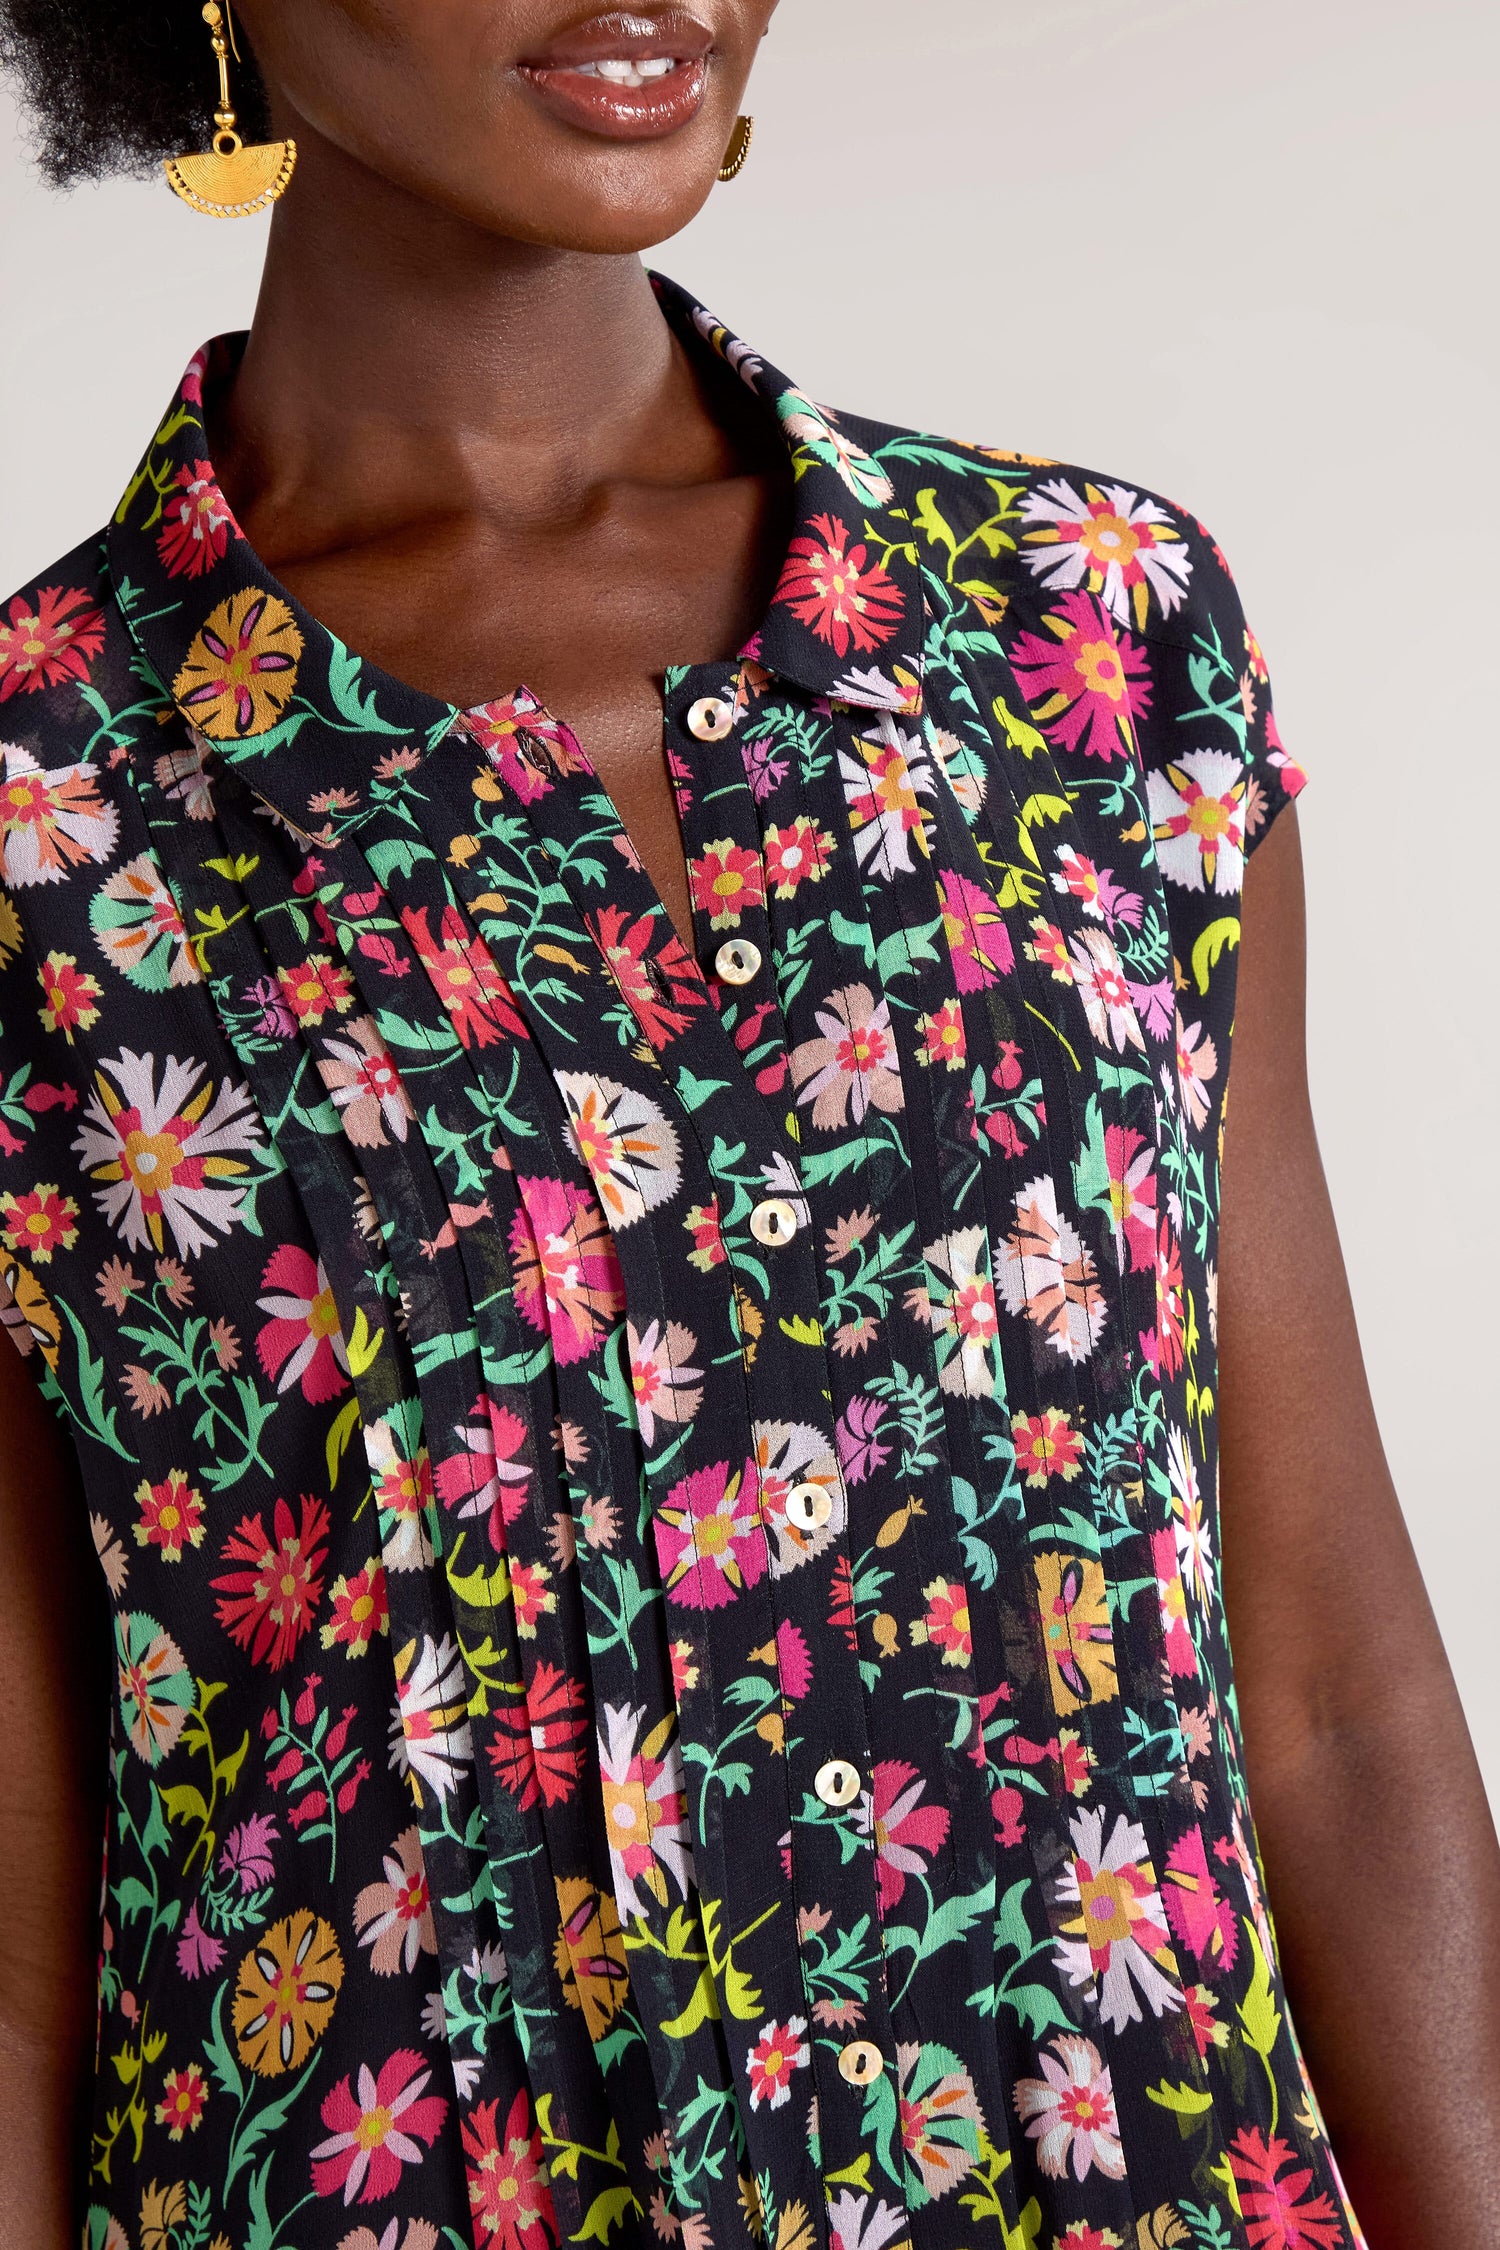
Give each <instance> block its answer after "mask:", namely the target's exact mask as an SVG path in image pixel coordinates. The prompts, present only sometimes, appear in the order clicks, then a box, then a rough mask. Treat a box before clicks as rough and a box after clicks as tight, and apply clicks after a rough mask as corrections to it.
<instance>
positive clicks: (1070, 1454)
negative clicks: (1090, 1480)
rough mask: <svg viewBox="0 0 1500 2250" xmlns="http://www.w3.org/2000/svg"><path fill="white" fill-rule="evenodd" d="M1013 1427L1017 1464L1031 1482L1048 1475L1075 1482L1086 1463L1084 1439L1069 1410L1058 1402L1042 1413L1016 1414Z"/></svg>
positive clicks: (1038, 1482) (1043, 1482)
mask: <svg viewBox="0 0 1500 2250" xmlns="http://www.w3.org/2000/svg"><path fill="white" fill-rule="evenodd" d="M1010 1427H1011V1435H1012V1437H1013V1438H1014V1439H1015V1446H1016V1466H1017V1468H1019V1470H1020V1471H1021V1474H1022V1475H1023V1476H1024V1477H1025V1479H1026V1482H1027V1483H1028V1484H1033V1485H1037V1484H1045V1483H1046V1482H1047V1480H1048V1478H1049V1477H1061V1478H1062V1480H1063V1482H1064V1484H1071V1483H1072V1481H1073V1479H1074V1477H1076V1476H1077V1474H1078V1472H1079V1470H1080V1469H1081V1468H1082V1466H1083V1439H1082V1438H1081V1437H1080V1436H1079V1434H1078V1432H1077V1431H1076V1430H1075V1429H1074V1427H1073V1425H1072V1423H1071V1422H1070V1421H1069V1420H1068V1417H1067V1415H1066V1414H1064V1413H1063V1412H1062V1411H1061V1410H1060V1409H1059V1408H1058V1407H1055V1406H1049V1407H1046V1408H1044V1410H1043V1411H1042V1412H1041V1413H1040V1414H1014V1415H1012V1417H1011V1424H1010Z"/></svg>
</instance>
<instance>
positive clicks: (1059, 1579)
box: [1032, 1554, 1120, 1718]
mask: <svg viewBox="0 0 1500 2250" xmlns="http://www.w3.org/2000/svg"><path fill="white" fill-rule="evenodd" d="M1032 1569H1033V1570H1034V1572H1035V1573H1036V1593H1037V1608H1038V1611H1039V1612H1040V1616H1041V1624H1042V1643H1043V1646H1044V1647H1045V1649H1046V1652H1047V1676H1048V1679H1049V1680H1050V1682H1051V1686H1052V1706H1053V1709H1054V1710H1055V1711H1056V1712H1057V1713H1058V1715H1059V1717H1061V1718H1067V1717H1069V1716H1070V1715H1071V1713H1073V1712H1074V1711H1080V1710H1082V1709H1083V1707H1084V1705H1085V1704H1088V1703H1110V1702H1113V1700H1114V1698H1115V1697H1116V1696H1117V1695H1118V1694H1119V1692H1120V1683H1119V1678H1118V1675H1117V1673H1116V1670H1115V1644H1114V1634H1113V1632H1112V1630H1111V1627H1110V1621H1109V1591H1108V1588H1107V1586H1106V1584H1105V1579H1104V1570H1103V1566H1102V1565H1101V1564H1100V1563H1098V1562H1096V1561H1095V1560H1094V1559H1093V1557H1092V1556H1088V1555H1055V1554H1043V1555H1035V1556H1033V1558H1032Z"/></svg>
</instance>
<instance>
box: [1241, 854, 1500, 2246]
mask: <svg viewBox="0 0 1500 2250" xmlns="http://www.w3.org/2000/svg"><path fill="white" fill-rule="evenodd" d="M1304 953H1305V933H1304V922H1303V905H1302V860H1301V850H1300V846H1299V843H1298V837H1297V828H1296V816H1295V814H1294V813H1291V812H1288V813H1286V814H1284V815H1283V817H1282V818H1281V820H1280V821H1279V822H1278V824H1277V826H1276V828H1275V829H1274V830H1273V832H1272V834H1271V835H1270V836H1268V837H1267V838H1266V840H1265V842H1264V844H1263V846H1262V848H1261V849H1260V851H1259V852H1258V853H1257V854H1256V856H1255V859H1254V860H1253V862H1252V863H1251V871H1250V874H1249V878H1248V880H1247V884H1246V894H1245V916H1244V935H1243V938H1242V942H1241V957H1240V965H1239V1003H1238V1009H1237V1014H1236V1022H1235V1032H1234V1060H1233V1065H1232V1070H1231V1081H1230V1099H1229V1117H1228V1129H1227V1133H1226V1138H1225V1156H1224V1210H1223V1231H1222V1236H1221V1247H1220V1259H1221V1266H1220V1280H1219V1343H1220V1354H1221V1373H1220V1386H1219V1388H1220V1421H1221V1430H1220V1440H1221V1460H1222V1470H1221V1494H1222V1510H1223V1549H1224V1553H1223V1564H1224V1601H1225V1608H1226V1612H1227V1615H1228V1620H1229V1630H1230V1634H1231V1637H1232V1639H1233V1643H1234V1652H1235V1672H1236V1678H1237V1681H1238V1692H1239V1701H1240V1708H1241V1714H1242V1717H1243V1721H1244V1728H1245V1740H1246V1756H1247V1759H1248V1764H1249V1778H1250V1789H1251V1798H1252V1802H1253V1804H1254V1808H1255V1814H1256V1820H1257V1824H1258V1827H1259V1831H1260V1839H1261V1845H1262V1849H1263V1852H1264V1857H1265V1861H1266V1871H1267V1881H1268V1884H1269V1889H1270V1896H1271V1905H1272V1908H1273V1911H1274V1914H1275V1918H1276V1925H1277V1930H1278V1933H1279V1936H1280V1941H1281V1951H1282V1957H1283V1961H1284V1964H1285V1969H1286V1977H1287V1983H1288V1986H1289V1989H1290V1993H1291V1999H1292V2005H1293V2008H1294V2009H1295V2012H1296V2017H1297V2023H1298V2027H1299V2030H1300V2032H1301V2036H1302V2040H1303V2044H1304V2047H1305V2049H1306V2052H1307V2058H1308V2064H1309V2068H1310V2069H1311V2072H1312V2076H1313V2081H1314V2084H1315V2085H1316V2087H1317V2090H1318V2096H1319V2100H1320V2102H1321V2104H1322V2107H1323V2109H1324V2112H1325V2114H1326V2117H1327V2121H1328V2126H1329V2131H1330V2133H1331V2134H1332V2137H1333V2144H1334V2148H1335V2151H1336V2152H1337V2155H1338V2158H1339V2163H1340V2166H1341V2167H1342V2169H1343V2171H1344V2175H1345V2179H1346V2181H1347V2184H1348V2187H1349V2191H1350V2194H1351V2196H1352V2197H1353V2199H1354V2203H1355V2207H1356V2209H1357V2210H1358V2212H1359V2215H1360V2218H1361V2221H1362V2222H1363V2224H1364V2227H1365V2229H1366V2232H1367V2234H1368V2236H1369V2241H1370V2245H1371V2250H1493V2246H1494V2245H1495V2244H1496V2243H1497V2242H1500V1851H1497V1848H1496V1842H1495V1834H1494V1830H1493V1827H1492V1825H1491V1821H1490V1816H1489V1811H1488V1808H1487V1806H1486V1803H1485V1796H1484V1790H1483V1787H1482V1785H1481V1782H1480V1778H1479V1771H1478V1767H1477V1765H1476V1763H1475V1759H1474V1753H1473V1750H1472V1749H1471V1747H1470V1744H1469V1738H1468V1734H1467V1731H1466V1729H1465V1726H1464V1719H1463V1713H1462V1711H1461V1710H1460V1708H1459V1702H1458V1696H1457V1693H1456V1691H1455V1689H1454V1685H1453V1680H1452V1677H1451V1675H1450V1673H1449V1670H1448V1666H1447V1662H1446V1659H1445V1658H1444V1655H1443V1648H1442V1643H1441V1641H1440V1640H1439V1638H1438V1633H1437V1627H1436V1625H1435V1623H1434V1621H1433V1616H1432V1612H1431V1609H1430V1608H1429V1606H1428V1603H1427V1597H1426V1594H1425V1592H1424V1590H1423V1587H1422V1581H1421V1578H1420V1576H1419V1574H1418V1570H1417V1564H1416V1558H1415V1556H1414V1555H1413V1553H1412V1548H1411V1543H1410V1541H1409V1540H1408V1538H1407V1535H1406V1528H1405V1525H1404V1524H1403V1522H1402V1520H1401V1511H1400V1508H1399V1506H1398V1504H1397V1500H1396V1495H1395V1492H1394V1490H1393V1488H1392V1485H1391V1480H1390V1474H1389V1471H1388V1470H1387V1468H1386V1464H1385V1457H1384V1454H1383V1453H1382V1451H1381V1444H1380V1435H1379V1432H1378V1430H1377V1428H1376V1426H1375V1416H1374V1412H1373V1410H1372V1407H1371V1404H1370V1397H1369V1392H1368V1389H1367V1387H1366V1383H1365V1373H1364V1367H1363V1364H1362V1362H1361V1358H1360V1349H1359V1337H1358V1334H1357V1332H1356V1329H1355V1324H1354V1313H1353V1308H1352V1306H1351V1304H1350V1300H1349V1291H1348V1284H1347V1282H1346V1279H1345V1275H1344V1267H1343V1261H1342V1258H1341V1256H1340V1252H1339V1244H1338V1236H1337V1233H1336V1231H1335V1228H1334V1221H1333V1213H1332V1210H1331V1208H1330V1205H1329V1201H1328V1192H1327V1188H1326V1186H1325V1183H1324V1179H1323V1171H1322V1166H1321V1163H1320V1161H1319V1157H1318V1147H1317V1141H1316V1138H1315V1136H1314V1132H1313V1124H1312V1115H1311V1111H1310V1107H1309V1103H1308V1094H1307V1077H1306V1069H1305V1057H1304V1038H1303V1033H1304V1007H1303V981H1304ZM1376 1100H1377V1089H1376V1087H1375V1085H1374V1084H1373V1082H1372V1086H1371V1107H1372V1114H1371V1129H1372V1130H1377V1129H1378V1127H1377V1124H1376V1117H1375V1106H1376ZM1393 1285H1404V1284H1403V1279H1402V1277H1401V1276H1399V1275H1396V1276H1393ZM1432 1497H1433V1503H1434V1504H1435V1505H1439V1506H1440V1505H1441V1504H1442V1496H1441V1495H1440V1494H1434V1495H1433V1496H1432Z"/></svg>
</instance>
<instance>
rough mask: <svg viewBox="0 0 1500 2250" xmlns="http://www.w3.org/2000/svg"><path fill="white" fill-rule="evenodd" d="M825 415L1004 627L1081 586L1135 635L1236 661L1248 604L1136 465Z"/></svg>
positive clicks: (921, 541)
mask: <svg viewBox="0 0 1500 2250" xmlns="http://www.w3.org/2000/svg"><path fill="white" fill-rule="evenodd" d="M826 421H827V426H828V431H829V434H830V438H831V440H832V441H833V443H834V445H835V446H838V447H841V448H842V450H843V451H844V453H845V455H846V457H847V459H848V460H849V461H850V462H851V464H852V463H855V462H857V459H858V457H859V456H864V457H865V458H867V459H868V461H869V462H870V463H871V464H872V468H873V470H874V472H875V473H876V476H877V477H878V478H879V479H881V480H882V481H883V482H884V483H885V484H886V485H888V487H889V496H888V498H886V500H885V502H884V510H883V512H884V514H885V515H886V517H887V519H888V521H889V523H890V526H891V530H892V531H895V532H897V533H899V534H900V535H902V536H904V538H905V540H906V542H907V543H908V545H909V546H910V548H911V549H912V551H913V553H914V557H915V559H916V561H917V562H918V563H920V564H922V565H924V566H925V567H926V569H927V571H928V572H929V574H932V575H935V577H936V578H937V579H940V580H941V581H942V582H943V583H944V584H945V585H947V586H949V587H951V588H953V589H954V590H955V591H957V592H962V593H964V594H966V595H967V596H968V598H969V599H970V601H971V602H973V603H975V604H976V605H977V606H978V607H979V608H980V609H981V610H984V609H989V610H991V611H992V612H994V613H996V614H995V615H994V617H993V619H992V622H994V623H996V624H997V626H999V627H1000V629H1001V638H1002V640H1005V639H1008V638H1009V637H1010V635H1009V633H1007V631H1006V630H1005V622H1006V621H1007V620H1008V621H1009V625H1010V629H1011V631H1012V632H1014V631H1018V630H1025V629H1036V628H1037V627H1039V626H1042V625H1043V624H1044V621H1045V619H1046V618H1047V617H1048V616H1049V615H1056V614H1061V615H1064V616H1065V615H1066V614H1067V613H1068V610H1069V607H1070V603H1071V602H1076V601H1077V600H1078V599H1079V598H1085V599H1089V600H1090V601H1092V602H1094V603H1098V604H1100V605H1102V607H1103V608H1104V609H1105V610H1106V611H1107V612H1108V613H1109V615H1110V617H1111V618H1112V619H1113V621H1114V623H1115V625H1116V626H1117V627H1118V628H1119V629H1120V630H1122V631H1123V632H1126V633H1128V634H1132V635H1135V636H1137V637H1138V638H1140V639H1141V640H1143V641H1148V642H1157V641H1160V642H1170V643H1175V644H1176V645H1177V646H1179V647H1182V648H1186V649H1192V648H1195V647H1197V646H1198V645H1199V644H1200V643H1202V644H1204V645H1206V646H1208V647H1213V646H1215V645H1217V646H1219V647H1221V648H1224V649H1225V650H1226V652H1227V650H1228V648H1229V646H1230V644H1232V645H1233V648H1234V650H1235V651H1236V652H1237V654H1238V656H1239V658H1240V660H1241V661H1243V657H1244V653H1245V649H1246V645H1247V642H1246V632H1247V628H1246V623H1245V614H1244V609H1243V606H1242V604H1241V601H1240V597H1239V593H1238V591H1237V589H1236V586H1235V582H1234V578H1233V575H1232V573H1231V571H1230V568H1229V564H1228V562H1227V561H1226V559H1225V556H1224V553H1223V550H1222V548H1221V547H1220V545H1219V543H1218V541H1217V540H1216V539H1215V537H1214V536H1213V534H1212V532H1210V531H1209V529H1208V528H1207V526H1206V525H1205V524H1203V523H1202V522H1201V521H1200V520H1199V518H1198V517H1197V516H1196V515H1195V514H1194V512H1193V511H1192V509H1191V508H1188V507H1184V506H1183V505H1182V504H1181V503H1180V502H1178V501H1175V500H1172V499H1169V498H1168V497H1167V496H1166V495H1165V494H1164V493H1162V492H1159V491H1157V490H1155V489H1154V488H1153V487H1152V486H1151V485H1149V484H1147V483H1145V482H1143V481H1142V480H1141V479H1140V478H1139V477H1131V476H1125V475H1119V474H1113V473H1107V472H1104V471H1101V470H1098V469H1093V468H1087V467H1084V466H1083V465H1081V464H1079V463H1075V462H1069V461H1063V460H1059V459H1057V458H1055V457H1053V456H1051V455H1047V454H1037V453H1023V452H1019V451H1016V450H1014V449H1012V448H1009V447H1004V446H998V445H990V444H985V443H982V442H980V441H977V440H971V439H963V438H953V437H947V436H943V435H941V434H939V433H937V432H935V431H932V430H926V429H919V428H910V427H906V426H903V425H901V424H897V423H891V422H884V421H879V420H876V419H873V418H872V417H869V416H865V415H860V414H853V413H834V412H831V411H827V412H826ZM866 481H867V483H868V482H869V480H868V478H867V480H866ZM869 528H872V529H873V528H875V527H874V525H873V524H872V525H871V526H870V527H869ZM883 535H884V536H887V537H889V536H890V535H891V532H890V531H886V532H884V533H883Z"/></svg>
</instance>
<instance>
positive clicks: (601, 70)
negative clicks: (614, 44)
mask: <svg viewBox="0 0 1500 2250" xmlns="http://www.w3.org/2000/svg"><path fill="white" fill-rule="evenodd" d="M575 68H576V69H577V72H578V75H579V77H580V78H604V79H607V80H608V81H609V83H610V85H611V86H650V85H652V84H654V82H655V81H656V80H657V79H658V78H667V77H670V75H671V73H672V72H673V71H674V70H675V69H676V68H677V60H676V57H675V56H673V55H653V56H651V57H650V59H649V60H648V61H646V62H627V61H626V60H625V59H624V57H623V56H622V57H620V58H619V59H618V60H617V59H616V58H615V57H614V56H610V57H609V58H608V59H607V60H606V61H604V62H592V63H578V64H576V65H575Z"/></svg>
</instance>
